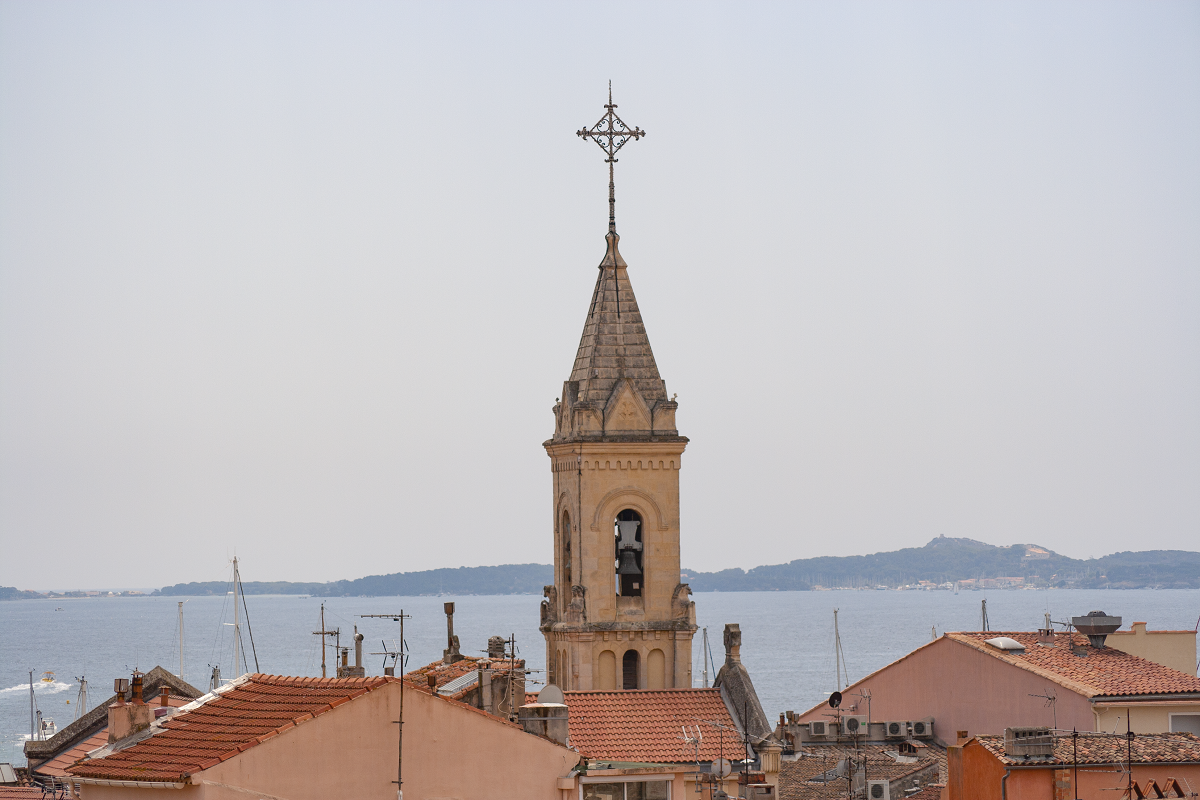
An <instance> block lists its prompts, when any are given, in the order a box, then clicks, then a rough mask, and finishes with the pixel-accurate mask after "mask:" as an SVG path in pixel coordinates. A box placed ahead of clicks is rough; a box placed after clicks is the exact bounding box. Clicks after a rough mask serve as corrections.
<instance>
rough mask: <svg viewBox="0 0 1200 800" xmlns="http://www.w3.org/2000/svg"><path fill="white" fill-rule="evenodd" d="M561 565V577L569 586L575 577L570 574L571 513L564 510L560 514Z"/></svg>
mask: <svg viewBox="0 0 1200 800" xmlns="http://www.w3.org/2000/svg"><path fill="white" fill-rule="evenodd" d="M562 565H563V566H562V569H563V579H564V580H565V581H566V583H567V586H571V585H572V584H574V583H575V577H574V576H573V575H572V574H571V515H570V514H568V513H567V512H566V511H564V512H563V516H562ZM565 599H566V598H564V600H565Z"/></svg>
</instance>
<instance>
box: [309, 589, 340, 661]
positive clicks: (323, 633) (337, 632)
mask: <svg viewBox="0 0 1200 800" xmlns="http://www.w3.org/2000/svg"><path fill="white" fill-rule="evenodd" d="M313 636H320V637H321V677H322V678H324V677H325V637H326V636H333V637H335V639H334V642H335V644H334V646H333V653H334V656H335V657H336V656H337V648H338V645H340V644H341V643H342V630H341V628H334V629H333V630H326V629H325V604H324V603H321V630H319V631H313Z"/></svg>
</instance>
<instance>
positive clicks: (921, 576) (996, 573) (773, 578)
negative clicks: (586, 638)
mask: <svg viewBox="0 0 1200 800" xmlns="http://www.w3.org/2000/svg"><path fill="white" fill-rule="evenodd" d="M553 580H554V569H553V567H552V566H551V565H549V564H502V565H499V566H494V567H459V568H457V569H446V568H444V569H431V570H423V571H420V572H398V573H392V574H390V575H371V576H367V577H364V578H357V579H354V580H342V581H330V582H328V583H319V582H291V581H246V582H244V583H243V584H242V586H243V588H244V589H245V592H246V594H251V595H309V596H312V597H430V596H438V595H459V596H469V595H541V594H542V587H543V586H546V585H548V584H550V583H553ZM680 582H681V583H686V584H689V585H690V586H691V588H692V591H694V592H771V591H776V592H778V591H823V590H832V589H863V590H883V589H887V590H910V591H939V590H940V591H951V590H955V589H957V590H958V591H976V590H986V591H998V590H1004V591H1014V590H1028V589H1047V588H1059V589H1197V588H1200V553H1195V552H1190V551H1186V550H1148V551H1142V552H1122V553H1114V554H1112V555H1108V556H1103V557H1102V558H1095V559H1087V560H1082V559H1074V558H1070V557H1068V556H1063V555H1059V554H1058V553H1055V552H1054V551H1052V550H1049V549H1048V548H1045V547H1041V546H1039V545H1035V544H1015V545H1011V546H1008V547H998V546H996V545H990V544H986V543H984V542H978V541H975V540H973V539H962V538H948V537H944V536H939V537H938V538H936V539H933V540H932V541H930V542H929V543H928V544H926V545H925V546H924V547H910V548H905V549H903V550H896V551H892V552H887V553H874V554H872V555H866V556H822V557H818V558H807V559H798V560H796V561H792V562H789V563H787V564H775V565H770V566H762V567H755V568H754V569H751V570H743V569H739V568H736V567H735V568H730V569H725V570H721V571H719V572H697V571H694V570H684V571H683V572H682V574H681V575H680ZM229 588H230V585H229V583H228V582H225V581H206V582H192V583H177V584H174V585H173V586H165V587H163V588H161V589H156V590H154V591H152V592H149V593H146V592H141V591H138V590H125V591H121V592H102V591H87V592H84V591H74V592H33V591H27V590H21V589H15V588H11V587H3V586H0V600H34V599H46V600H59V599H62V600H66V599H72V598H84V597H204V596H213V595H223V594H225V593H227V592H228V591H229Z"/></svg>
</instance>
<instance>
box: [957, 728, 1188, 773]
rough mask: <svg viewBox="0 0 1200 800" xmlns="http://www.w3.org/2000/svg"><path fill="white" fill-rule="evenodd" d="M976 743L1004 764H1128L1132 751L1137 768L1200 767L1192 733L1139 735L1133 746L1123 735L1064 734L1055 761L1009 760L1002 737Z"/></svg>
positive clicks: (1058, 737)
mask: <svg viewBox="0 0 1200 800" xmlns="http://www.w3.org/2000/svg"><path fill="white" fill-rule="evenodd" d="M975 741H976V742H978V743H979V744H981V745H983V746H984V747H985V748H986V749H987V750H988V752H990V753H991V754H992V755H994V756H995V757H996V758H998V759H1000V761H1001V762H1002V763H1004V764H1045V765H1046V766H1056V765H1062V764H1074V763H1079V764H1124V763H1126V762H1127V760H1128V758H1129V756H1128V752H1129V751H1130V750H1132V754H1133V763H1135V764H1197V763H1200V737H1197V736H1196V735H1195V734H1191V733H1137V734H1135V735H1134V737H1133V743H1132V745H1130V743H1129V742H1128V740H1126V738H1125V734H1123V733H1080V734H1079V740H1078V741H1077V742H1076V741H1074V737H1072V736H1071V734H1069V733H1063V734H1058V735H1056V736H1055V737H1054V757H1053V758H1024V757H1016V758H1009V757H1008V756H1006V755H1004V737H1003V736H999V735H996V736H976V737H975ZM1076 755H1077V757H1078V762H1076V761H1075V758H1076Z"/></svg>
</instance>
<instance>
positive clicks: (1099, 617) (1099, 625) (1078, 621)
mask: <svg viewBox="0 0 1200 800" xmlns="http://www.w3.org/2000/svg"><path fill="white" fill-rule="evenodd" d="M1071 624H1072V625H1074V626H1075V630H1077V631H1079V632H1080V633H1083V634H1086V635H1088V636H1107V635H1108V634H1110V633H1116V632H1117V629H1118V628H1120V627H1121V618H1120V617H1110V616H1109V615H1107V614H1105V613H1104V612H1103V611H1093V612H1092V613H1090V614H1088V615H1087V616H1086V617H1071Z"/></svg>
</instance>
